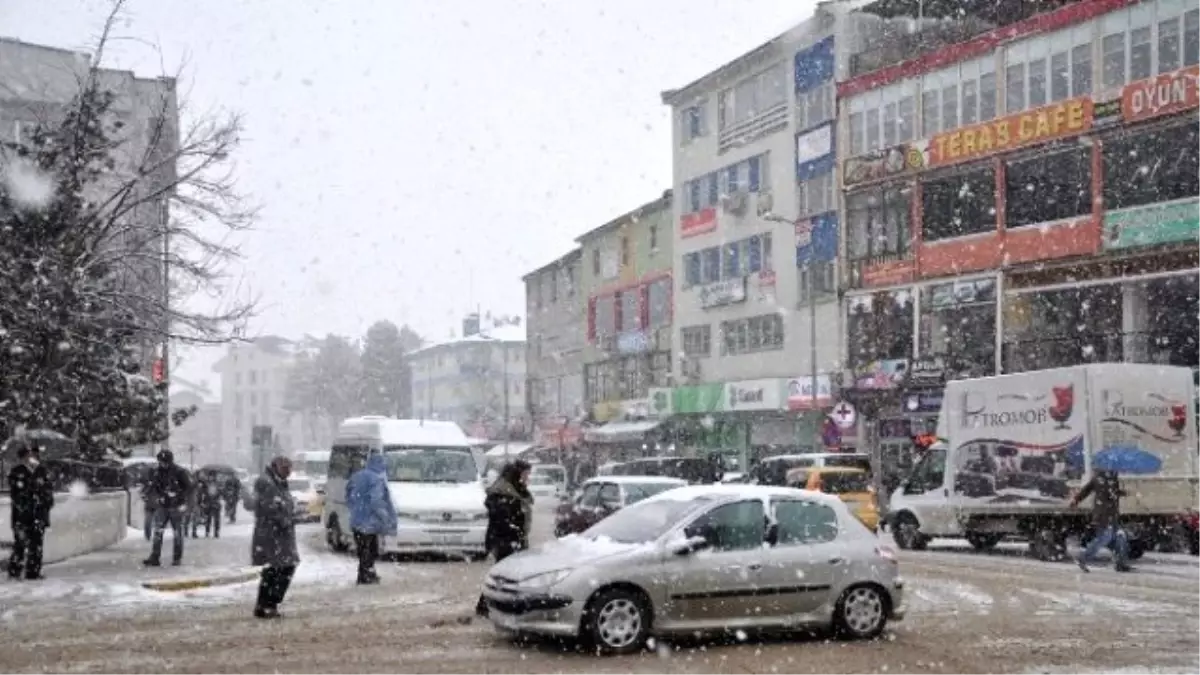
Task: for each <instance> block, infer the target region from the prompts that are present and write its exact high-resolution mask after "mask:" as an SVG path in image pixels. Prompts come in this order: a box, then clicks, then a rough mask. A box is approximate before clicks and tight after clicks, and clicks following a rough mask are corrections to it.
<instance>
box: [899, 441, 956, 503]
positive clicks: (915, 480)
mask: <svg viewBox="0 0 1200 675" xmlns="http://www.w3.org/2000/svg"><path fill="white" fill-rule="evenodd" d="M945 480H946V451H945V450H942V449H938V450H930V451H929V452H928V453H926V454H925V457H924V458H923V459H922V460H921V461H920V463H918V464H917V466H916V467H914V468H913V471H912V474H911V476H910V477H909V479H908V481H907V482H906V483H905V486H904V493H905V494H910V495H911V494H924V493H926V492H929V491H930V490H936V489H938V488H940V487H942V484H943V483H944V482H945Z"/></svg>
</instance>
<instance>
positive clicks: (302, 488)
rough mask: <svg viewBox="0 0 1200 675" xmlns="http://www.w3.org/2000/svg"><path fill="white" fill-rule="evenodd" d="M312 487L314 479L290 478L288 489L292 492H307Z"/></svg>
mask: <svg viewBox="0 0 1200 675" xmlns="http://www.w3.org/2000/svg"><path fill="white" fill-rule="evenodd" d="M311 487H312V481H310V480H309V479H307V478H289V479H288V489H289V490H291V491H292V492H307V491H308V489H309V488H311Z"/></svg>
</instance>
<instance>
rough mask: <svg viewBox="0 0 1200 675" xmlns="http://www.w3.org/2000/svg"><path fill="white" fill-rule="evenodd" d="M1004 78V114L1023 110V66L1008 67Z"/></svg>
mask: <svg viewBox="0 0 1200 675" xmlns="http://www.w3.org/2000/svg"><path fill="white" fill-rule="evenodd" d="M1005 76H1006V77H1007V82H1006V83H1005V89H1004V112H1006V113H1010V114H1011V113H1015V112H1020V111H1022V110H1024V109H1025V64H1024V63H1019V64H1017V65H1014V66H1009V67H1008V69H1007V70H1006V71H1005Z"/></svg>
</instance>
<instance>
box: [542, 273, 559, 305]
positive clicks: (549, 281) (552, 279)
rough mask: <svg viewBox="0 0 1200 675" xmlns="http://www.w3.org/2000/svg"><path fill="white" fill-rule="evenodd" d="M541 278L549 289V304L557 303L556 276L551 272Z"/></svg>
mask: <svg viewBox="0 0 1200 675" xmlns="http://www.w3.org/2000/svg"><path fill="white" fill-rule="evenodd" d="M543 278H544V280H545V282H546V285H547V286H549V287H550V304H554V303H556V302H558V275H556V274H555V273H554V270H551V271H550V272H548V273H547V274H546V275H545V276H544V277H543Z"/></svg>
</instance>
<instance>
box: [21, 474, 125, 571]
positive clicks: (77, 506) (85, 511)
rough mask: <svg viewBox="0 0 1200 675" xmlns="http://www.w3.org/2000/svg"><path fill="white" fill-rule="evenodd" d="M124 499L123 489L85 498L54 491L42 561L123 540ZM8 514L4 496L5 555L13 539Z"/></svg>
mask: <svg viewBox="0 0 1200 675" xmlns="http://www.w3.org/2000/svg"><path fill="white" fill-rule="evenodd" d="M127 498H128V495H127V493H125V492H123V491H122V492H104V493H98V494H92V495H88V496H86V497H72V496H70V495H68V494H66V493H59V494H56V495H55V496H54V509H53V510H51V511H50V529H49V530H47V531H46V544H45V549H44V553H43V560H44V562H47V563H52V562H57V561H59V560H65V559H67V558H71V557H74V556H77V555H83V554H84V553H91V552H92V551H99V550H101V549H105V548H108V547H109V546H112V545H113V544H116V543H117V542H119V541H121V540H122V539H124V538H125V533H126V531H127V525H126V520H127V515H128V503H127V501H126V500H127ZM11 515H12V504H11V501H10V500H9V498H8V497H7V496H4V497H0V542H2V543H3V544H4V548H5V549H6V551H5V554H4V555H5V556H7V555H8V553H7V551H8V549H9V547H10V546H11V545H12V541H13V533H12V518H11Z"/></svg>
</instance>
